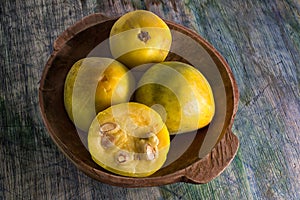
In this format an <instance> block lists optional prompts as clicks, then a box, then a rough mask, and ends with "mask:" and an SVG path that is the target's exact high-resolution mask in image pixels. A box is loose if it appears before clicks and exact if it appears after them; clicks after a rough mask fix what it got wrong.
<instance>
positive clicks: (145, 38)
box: [137, 31, 151, 43]
mask: <svg viewBox="0 0 300 200" xmlns="http://www.w3.org/2000/svg"><path fill="white" fill-rule="evenodd" d="M137 36H138V38H139V39H140V40H141V41H142V42H144V43H147V41H148V40H150V39H151V37H150V35H149V33H148V32H147V31H141V32H140V33H139V34H138V35H137Z"/></svg>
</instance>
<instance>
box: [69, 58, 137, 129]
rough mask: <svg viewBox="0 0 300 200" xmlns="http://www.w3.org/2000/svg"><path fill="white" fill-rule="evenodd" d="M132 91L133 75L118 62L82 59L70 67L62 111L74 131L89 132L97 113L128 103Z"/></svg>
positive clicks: (133, 84) (106, 59)
mask: <svg viewBox="0 0 300 200" xmlns="http://www.w3.org/2000/svg"><path fill="white" fill-rule="evenodd" d="M134 87H135V80H134V77H133V75H132V74H131V72H130V71H128V69H127V68H126V67H125V66H124V65H123V64H121V63H120V62H118V61H115V60H113V59H110V58H100V57H90V58H84V59H81V60H79V61H77V62H76V63H75V64H74V65H73V66H72V68H71V69H70V71H69V73H68V75H67V78H66V80H65V87H64V103H65V108H66V111H67V113H68V115H69V117H70V119H71V120H72V121H73V122H74V124H75V125H76V127H77V128H79V129H81V130H84V131H88V129H89V126H90V124H91V122H92V120H93V119H94V117H95V116H96V114H97V113H98V112H100V111H102V110H103V109H105V108H107V107H109V106H111V105H112V104H117V103H121V102H127V101H129V98H130V96H131V94H132V91H133V90H134Z"/></svg>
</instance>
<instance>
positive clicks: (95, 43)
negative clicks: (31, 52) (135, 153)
mask: <svg viewBox="0 0 300 200" xmlns="http://www.w3.org/2000/svg"><path fill="white" fill-rule="evenodd" d="M115 21H116V19H109V18H107V17H105V16H103V15H101V14H93V15H90V16H87V17H85V18H83V19H82V20H81V21H79V22H78V23H76V24H75V25H73V26H72V27H70V28H68V29H67V30H65V31H64V32H63V33H62V34H61V35H60V36H59V37H58V38H57V40H56V41H55V43H54V50H53V53H52V55H51V56H50V58H49V60H48V62H47V64H46V66H45V69H44V71H43V74H42V78H41V82H40V88H39V100H40V109H41V113H42V117H43V120H44V123H45V125H46V127H47V129H48V131H49V134H50V136H51V138H52V139H53V141H54V142H55V144H56V145H57V146H58V147H59V148H60V150H61V151H62V152H63V153H64V154H65V155H66V156H67V157H68V158H69V159H70V160H71V161H72V162H73V163H74V164H75V165H76V166H77V167H78V169H80V170H82V171H83V172H84V173H86V174H87V175H89V176H90V177H92V178H94V179H96V180H99V181H101V182H103V183H107V184H111V185H116V186H122V187H145V186H158V185H165V184H170V183H175V182H180V181H182V182H190V183H198V184H199V183H207V182H209V181H210V180H212V179H213V178H215V177H216V176H218V175H219V174H220V173H221V172H222V171H223V170H224V169H225V168H226V166H228V165H229V163H230V162H231V161H232V159H233V158H234V156H235V154H236V152H237V149H238V146H239V141H238V139H237V137H236V136H235V135H234V134H233V133H232V132H231V128H232V124H233V120H234V117H235V114H236V111H237V104H238V88H237V85H236V83H235V80H234V77H233V75H232V72H231V70H230V68H229V66H228V64H227V63H226V61H225V60H224V58H223V57H222V56H221V55H220V54H219V53H218V52H217V50H216V49H215V48H214V47H212V45H210V44H209V43H208V42H207V41H205V40H204V39H203V38H202V37H200V36H199V35H198V34H197V33H195V32H193V31H191V30H189V29H187V28H186V27H183V26H181V25H178V24H175V23H173V22H170V21H165V22H166V23H167V24H168V26H169V27H170V29H171V31H172V35H173V43H172V47H171V52H170V54H169V56H168V57H167V60H180V61H183V62H187V63H190V64H192V65H193V66H195V67H196V68H198V69H199V70H200V71H201V72H202V73H203V74H204V75H205V76H206V78H207V79H208V81H209V82H210V84H211V87H212V89H213V93H214V97H215V103H216V113H215V116H214V119H213V121H212V122H211V123H210V124H209V125H208V126H206V127H205V128H202V129H199V130H198V131H196V132H191V133H185V134H180V135H176V136H173V137H171V147H170V152H169V154H168V159H167V161H166V163H165V165H164V166H163V167H162V168H161V169H160V170H159V171H157V172H156V173H154V174H153V175H151V176H149V177H145V178H133V177H124V176H119V175H116V174H113V173H110V172H109V171H107V170H105V169H103V168H101V167H100V166H98V165H97V164H96V163H95V162H94V161H93V160H92V159H91V156H90V154H89V151H88V149H87V145H86V137H87V133H84V132H81V131H78V130H77V129H76V128H75V126H74V125H73V123H72V122H71V121H70V119H69V117H68V115H67V113H66V111H65V108H64V101H63V93H64V92H63V90H64V81H65V78H66V75H67V73H68V71H69V69H70V68H71V67H72V65H73V64H74V63H75V62H76V61H78V60H79V59H81V58H84V57H88V56H104V57H111V54H110V51H109V46H108V42H107V38H108V37H109V32H110V29H111V27H112V25H113V24H114V22H115Z"/></svg>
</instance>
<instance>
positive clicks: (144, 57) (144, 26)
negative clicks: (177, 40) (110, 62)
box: [109, 10, 172, 68]
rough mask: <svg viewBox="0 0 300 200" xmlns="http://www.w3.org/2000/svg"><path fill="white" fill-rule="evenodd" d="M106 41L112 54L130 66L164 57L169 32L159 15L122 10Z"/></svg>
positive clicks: (165, 55)
mask: <svg viewBox="0 0 300 200" xmlns="http://www.w3.org/2000/svg"><path fill="white" fill-rule="evenodd" d="M109 42H110V49H111V53H112V55H113V56H114V58H116V59H117V60H118V61H120V62H122V63H124V64H125V65H126V66H127V67H129V68H132V67H135V66H138V65H142V64H145V63H156V62H162V61H164V59H165V58H166V57H167V55H168V52H169V50H170V47H171V43H172V36H171V32H170V29H169V27H168V26H167V24H166V23H165V22H164V21H163V20H162V19H161V18H160V17H158V16H157V15H155V14H154V13H152V12H150V11H145V10H136V11H132V12H129V13H126V14H125V15H123V16H121V17H120V18H119V19H118V20H117V21H116V22H115V23H114V25H113V27H112V29H111V32H110V39H109Z"/></svg>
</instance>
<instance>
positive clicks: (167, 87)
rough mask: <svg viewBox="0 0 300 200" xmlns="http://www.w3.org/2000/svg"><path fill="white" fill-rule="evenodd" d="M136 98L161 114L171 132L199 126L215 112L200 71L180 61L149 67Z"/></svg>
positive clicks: (208, 121)
mask: <svg viewBox="0 0 300 200" xmlns="http://www.w3.org/2000/svg"><path fill="white" fill-rule="evenodd" d="M135 100H136V101H137V102H139V103H143V104H145V105H148V106H150V107H151V106H152V107H153V109H155V110H156V111H157V112H158V113H160V115H161V116H162V118H163V119H164V120H165V124H166V126H167V127H168V130H169V132H170V134H176V133H183V132H189V131H194V130H197V129H199V128H202V127H204V126H206V125H208V124H209V123H210V122H211V120H212V118H213V116H214V112H215V103H214V98H213V93H212V89H211V87H210V84H209V83H208V81H207V80H206V78H205V77H204V76H203V75H202V74H201V73H200V71H198V70H197V69H196V68H194V67H192V66H190V65H188V64H185V63H182V62H175V61H173V62H172V61H170V62H162V63H160V64H155V65H154V66H152V67H151V68H150V69H148V70H147V71H146V72H145V74H144V75H143V76H142V78H141V79H140V81H139V83H138V89H137V91H136V93H135Z"/></svg>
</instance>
